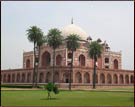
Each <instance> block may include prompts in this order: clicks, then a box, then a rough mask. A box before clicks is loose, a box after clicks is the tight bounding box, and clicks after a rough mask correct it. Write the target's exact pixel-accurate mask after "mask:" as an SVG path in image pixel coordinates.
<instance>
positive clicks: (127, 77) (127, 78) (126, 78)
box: [125, 75, 129, 84]
mask: <svg viewBox="0 0 135 107" xmlns="http://www.w3.org/2000/svg"><path fill="white" fill-rule="evenodd" d="M125 81H126V84H129V76H128V75H126V76H125Z"/></svg>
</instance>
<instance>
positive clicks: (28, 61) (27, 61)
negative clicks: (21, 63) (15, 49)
mask: <svg viewBox="0 0 135 107" xmlns="http://www.w3.org/2000/svg"><path fill="white" fill-rule="evenodd" d="M26 68H30V60H29V59H27V60H26Z"/></svg>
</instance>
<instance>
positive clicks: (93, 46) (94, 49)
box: [88, 41, 102, 88]
mask: <svg viewBox="0 0 135 107" xmlns="http://www.w3.org/2000/svg"><path fill="white" fill-rule="evenodd" d="M88 48H89V51H88V54H89V57H90V58H92V59H93V60H94V73H93V88H96V86H95V85H96V61H97V59H98V58H99V57H100V56H101V54H102V45H101V44H99V42H98V41H92V42H91V43H90V44H89V47H88Z"/></svg>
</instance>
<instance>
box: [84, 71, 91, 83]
mask: <svg viewBox="0 0 135 107" xmlns="http://www.w3.org/2000/svg"><path fill="white" fill-rule="evenodd" d="M84 83H90V75H89V73H88V72H86V73H85V74H84Z"/></svg>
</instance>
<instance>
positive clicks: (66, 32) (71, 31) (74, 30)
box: [62, 24, 88, 40]
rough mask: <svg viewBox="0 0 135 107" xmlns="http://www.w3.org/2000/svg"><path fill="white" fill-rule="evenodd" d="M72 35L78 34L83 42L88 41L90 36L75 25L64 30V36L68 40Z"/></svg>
mask: <svg viewBox="0 0 135 107" xmlns="http://www.w3.org/2000/svg"><path fill="white" fill-rule="evenodd" d="M70 34H77V35H79V36H80V38H81V39H82V40H87V38H88V35H87V33H86V32H85V31H84V30H83V29H82V28H80V27H78V26H76V25H75V24H70V25H68V26H66V27H64V28H63V29H62V36H63V37H64V38H66V37H67V36H69V35H70Z"/></svg>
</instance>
